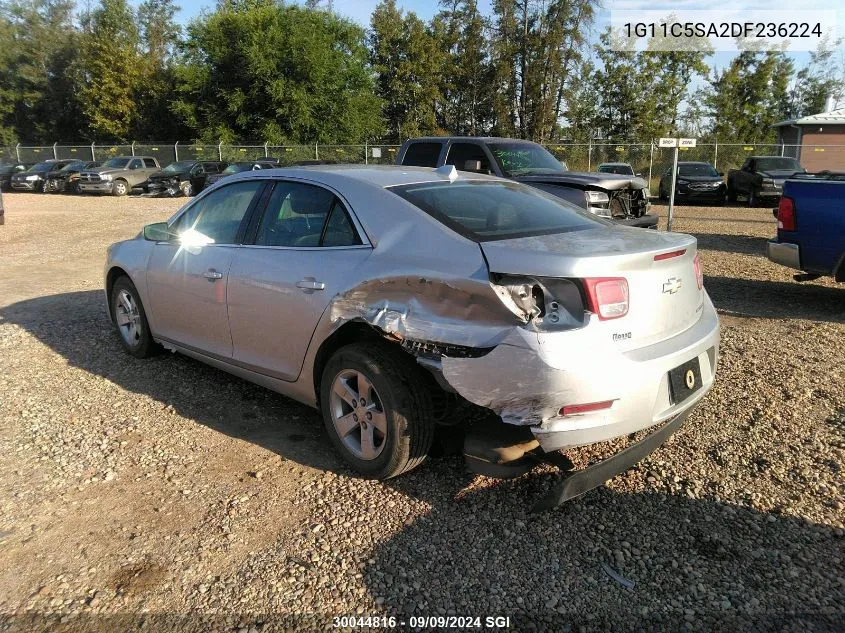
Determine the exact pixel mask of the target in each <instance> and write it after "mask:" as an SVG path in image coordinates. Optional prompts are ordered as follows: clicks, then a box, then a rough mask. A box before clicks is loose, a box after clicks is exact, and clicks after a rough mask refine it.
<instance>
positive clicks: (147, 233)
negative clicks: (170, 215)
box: [144, 222, 176, 242]
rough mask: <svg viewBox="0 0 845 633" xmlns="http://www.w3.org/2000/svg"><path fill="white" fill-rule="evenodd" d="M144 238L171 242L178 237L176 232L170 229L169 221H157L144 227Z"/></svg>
mask: <svg viewBox="0 0 845 633" xmlns="http://www.w3.org/2000/svg"><path fill="white" fill-rule="evenodd" d="M144 239H145V240H147V241H148V242H171V241H173V240H174V239H176V234H175V233H173V232H172V231H171V230H170V228H169V227H168V226H167V222H156V223H155V224H148V225H147V226H145V227H144Z"/></svg>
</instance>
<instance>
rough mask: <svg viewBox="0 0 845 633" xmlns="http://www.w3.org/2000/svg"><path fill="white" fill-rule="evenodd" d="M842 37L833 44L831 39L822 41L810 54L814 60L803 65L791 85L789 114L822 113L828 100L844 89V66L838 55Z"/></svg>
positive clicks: (794, 116)
mask: <svg viewBox="0 0 845 633" xmlns="http://www.w3.org/2000/svg"><path fill="white" fill-rule="evenodd" d="M841 45H842V40H837V41H836V42H834V43H833V44H831V43H830V41H829V40H825V41H822V42H820V43H819V45H818V47H817V48H816V50H815V51H813V52H811V53H810V61H809V62H808V63H807V65H805V66H804V67H803V68H801V69H800V70H799V71H798V72H797V73H796V74H795V77H794V79H793V81H791V82H790V86H789V106H788V113H787V114H788V117H789V118H800V117H802V116H808V115H811V114H818V113H819V112H823V111H824V110H825V109H826V106H827V101H828V99H829V98H831V97H832V98H833V100H834V102H835V101H836V97H837V95H839V94H841V92H842V90H843V87H845V86H843V83H845V82H843V77H842V75H841V73H842V69H841V67H840V66H839V64H838V63H837V62H838V60H837V59H836V57H835V53H836V49H837V48H839V47H840V46H841Z"/></svg>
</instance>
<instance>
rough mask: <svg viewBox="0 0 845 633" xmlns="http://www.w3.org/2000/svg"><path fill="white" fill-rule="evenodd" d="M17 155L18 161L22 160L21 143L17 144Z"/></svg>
mask: <svg viewBox="0 0 845 633" xmlns="http://www.w3.org/2000/svg"><path fill="white" fill-rule="evenodd" d="M15 156H17V157H18V162H21V144H20V143H18V144H17V145H15Z"/></svg>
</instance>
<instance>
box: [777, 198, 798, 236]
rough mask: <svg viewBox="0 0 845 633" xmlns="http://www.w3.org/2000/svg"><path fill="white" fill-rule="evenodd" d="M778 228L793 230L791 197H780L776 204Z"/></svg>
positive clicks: (792, 202)
mask: <svg viewBox="0 0 845 633" xmlns="http://www.w3.org/2000/svg"><path fill="white" fill-rule="evenodd" d="M778 229H780V230H781V231H794V230H795V202H794V201H793V200H792V198H781V199H780V204H778Z"/></svg>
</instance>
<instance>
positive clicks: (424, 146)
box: [396, 136, 657, 228]
mask: <svg viewBox="0 0 845 633" xmlns="http://www.w3.org/2000/svg"><path fill="white" fill-rule="evenodd" d="M396 164H397V165H415V166H419V167H440V166H441V165H447V164H448V165H455V167H456V168H457V169H461V170H463V171H470V172H475V173H481V174H492V175H495V176H501V177H503V178H509V179H511V180H516V181H517V182H522V183H525V184H528V185H531V186H532V187H536V188H538V189H542V190H543V191H546V192H548V193H551V194H552V195H555V196H557V197H559V198H563V199H564V200H567V201H569V202H571V203H573V204H575V205H577V206H579V207H581V208H582V209H586V210H587V211H590V212H591V213H594V214H596V215H598V216H600V217H605V218H608V219H610V220H613V221H614V222H617V223H619V224H625V225H627V226H638V227H643V228H657V216H656V215H651V214H649V213H648V210H649V192H648V184H647V183H646V181H645V180H642V179H641V178H632V177H629V176H618V175H616V174H591V173H579V172H574V171H567V170H566V169H565V168H564V167H563V166H562V165H561V163H560V162H559V161H558V160H557V159H556V158H555V157H554V156H552V154H551V153H550V152H549V151H548V150H547V149H546V148H545V147H543V146H542V145H538V144H537V143H532V142H531V141H520V140H516V139H507V138H495V137H461V136H458V137H449V136H444V137H428V138H415V139H410V140H408V141H405V143H404V144H403V145H402V147H401V148H400V149H399V152H398V154H397V156H396Z"/></svg>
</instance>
